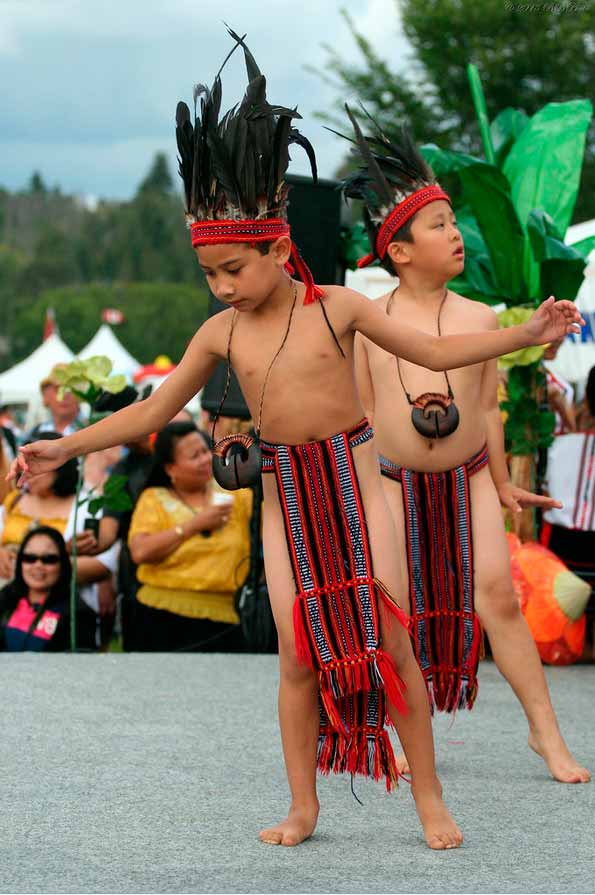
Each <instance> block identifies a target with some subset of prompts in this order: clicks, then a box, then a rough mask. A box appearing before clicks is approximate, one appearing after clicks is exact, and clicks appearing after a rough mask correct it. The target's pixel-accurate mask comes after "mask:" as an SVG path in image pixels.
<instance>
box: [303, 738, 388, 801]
mask: <svg viewBox="0 0 595 895" xmlns="http://www.w3.org/2000/svg"><path fill="white" fill-rule="evenodd" d="M317 764H318V770H319V771H320V773H321V774H330V773H333V774H343V773H348V774H361V775H362V776H363V777H369V778H372V779H374V780H380V779H381V778H383V777H384V780H385V782H386V790H387V792H391V791H392V790H393V789H396V787H397V786H398V782H399V776H400V775H399V771H398V770H397V764H396V761H395V755H394V752H393V747H392V744H391V741H390V739H389V736H388V733H387V732H386V730H380V731H374V732H370V730H361V729H360V730H357V731H355V732H352V733H351V734H350V735H348V736H345V735H342V734H340V733H336V732H335V731H330V732H329V733H326V734H323V735H322V736H321V737H319V739H318V760H317Z"/></svg>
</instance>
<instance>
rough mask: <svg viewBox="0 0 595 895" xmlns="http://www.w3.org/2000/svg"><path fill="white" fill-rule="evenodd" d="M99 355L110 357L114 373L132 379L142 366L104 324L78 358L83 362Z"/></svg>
mask: <svg viewBox="0 0 595 895" xmlns="http://www.w3.org/2000/svg"><path fill="white" fill-rule="evenodd" d="M97 354H103V355H105V356H106V357H109V359H110V360H111V362H112V363H113V365H114V366H113V372H114V373H123V374H124V375H125V376H128V377H132V374H133V373H135V372H136V371H137V370H138V369H139V368H140V366H141V364H139V362H138V361H137V360H135V358H134V357H133V356H132V355H131V354H130V352H128V351H127V350H126V349H125V348H124V346H123V345H122V343H121V342H120V340H119V339H118V338H117V336H115V335H114V332H113V330H112V329H111V327H110V326H108V325H107V324H106V323H103V324H102V325H101V326H100V327H99V329H98V330H97V332H96V333H95V335H94V336H93V338H92V339H91V341H90V342H89V343H88V344H87V345H85V347H84V348H83V349H82V351H79V354H78V356H79V357H81V358H82V359H83V360H86V359H87V358H89V357H94V356H95V355H97Z"/></svg>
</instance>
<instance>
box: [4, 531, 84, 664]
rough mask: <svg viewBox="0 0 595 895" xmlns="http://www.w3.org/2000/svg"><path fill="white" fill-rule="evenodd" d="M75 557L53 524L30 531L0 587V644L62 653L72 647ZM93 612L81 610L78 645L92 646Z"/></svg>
mask: <svg viewBox="0 0 595 895" xmlns="http://www.w3.org/2000/svg"><path fill="white" fill-rule="evenodd" d="M70 575H71V568H70V557H69V556H68V552H67V550H66V545H65V543H64V538H63V537H62V535H61V534H60V533H59V532H58V531H56V529H55V528H50V527H49V526H41V527H39V528H36V529H32V530H31V531H29V532H28V534H26V535H25V537H24V539H23V541H22V543H21V546H20V548H19V551H18V553H17V556H16V565H15V575H14V579H13V581H11V583H10V584H7V585H6V586H5V587H4V588H3V589H2V590H1V591H0V649H4V650H7V651H9V652H23V651H24V650H35V651H37V652H43V651H46V652H59V651H62V650H67V649H68V648H69V646H70ZM94 639H95V620H94V616H93V614H92V613H91V612H90V611H89V610H88V609H87V608H86V607H84V606H82V607H79V611H78V612H77V646H78V647H79V648H80V647H82V648H89V649H92V648H93V646H94Z"/></svg>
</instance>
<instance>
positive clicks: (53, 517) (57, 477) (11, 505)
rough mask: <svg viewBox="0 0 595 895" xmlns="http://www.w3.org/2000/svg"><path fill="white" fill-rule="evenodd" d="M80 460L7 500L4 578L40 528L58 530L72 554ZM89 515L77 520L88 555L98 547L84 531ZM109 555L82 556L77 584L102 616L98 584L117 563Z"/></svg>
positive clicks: (47, 435) (0, 528) (0, 573)
mask: <svg viewBox="0 0 595 895" xmlns="http://www.w3.org/2000/svg"><path fill="white" fill-rule="evenodd" d="M59 437H60V436H59V435H58V434H57V433H56V432H44V433H42V434H41V435H40V436H39V438H40V439H41V440H46V439H47V440H52V439H55V438H59ZM76 483H77V461H76V459H72V460H68V461H67V462H66V463H64V465H63V466H60V467H59V469H57V470H55V471H53V472H48V473H45V474H44V475H42V476H39V478H38V479H36V480H35V481H34V482H31V483H30V484H29V485H28V486H27V488H26V490H25V489H22V490H18V489H13V490H12V491H10V492H9V493H8V495H7V496H6V498H5V499H4V503H3V505H2V508H1V510H0V579H2V580H3V582H4V583H7V582H8V581H10V580H11V579H12V577H13V574H14V562H15V556H16V553H17V550H18V548H19V545H20V544H21V541H22V540H23V538H24V537H25V535H26V534H27V532H28V531H29V530H30V529H32V528H36V527H38V526H39V525H47V526H50V528H55V529H56V531H59V532H60V534H61V535H62V536H63V537H64V539H65V541H66V546H67V549H68V552H69V553H70V552H72V551H71V547H72V537H73V534H74V509H75V492H76ZM85 515H86V513H85V512H84V510H82V509H81V510H80V511H79V514H78V519H77V534H76V541H77V550H80V551H82V552H85V551H86V550H89V549H90V548H92V547H93V545H94V544H95V537H94V535H93V534H92V532H90V531H84V530H83V526H84V521H85ZM114 552H115V556H112V554H110V553H109V552H107V553H105V554H100V555H98V556H79V557H78V559H77V582H78V584H79V585H80V594H81V597H82V599H83V600H84V601H85V602H87V603H88V605H90V606H91V608H92V609H94V611H95V612H97V613H99V610H100V606H99V594H98V591H97V588H96V587H95V584H96V583H97V582H100V581H103V580H105V579H106V578H109V576H110V575H111V574H112V573H113V571H114V570H115V567H116V563H117V551H114Z"/></svg>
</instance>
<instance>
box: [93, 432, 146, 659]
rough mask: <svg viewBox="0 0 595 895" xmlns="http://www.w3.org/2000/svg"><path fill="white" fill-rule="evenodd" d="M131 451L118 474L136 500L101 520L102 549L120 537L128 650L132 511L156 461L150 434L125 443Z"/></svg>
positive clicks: (122, 605) (119, 465)
mask: <svg viewBox="0 0 595 895" xmlns="http://www.w3.org/2000/svg"><path fill="white" fill-rule="evenodd" d="M125 447H126V448H127V449H128V453H127V454H126V456H125V457H123V458H122V459H121V460H120V461H119V462H118V463H116V465H115V466H114V468H113V470H112V472H113V474H114V475H121V476H124V477H125V478H126V491H127V493H128V496H129V497H130V500H131V502H132V508H131V509H130V510H122V511H119V510H110V509H107V508H105V509H104V511H103V516H102V519H101V522H100V524H99V544H98V551H103V550H107V549H108V548H109V547H111V546H112V544H114V543H115V541H116V540H119V541H120V556H119V560H118V573H117V592H118V593H119V594H120V596H121V603H120V621H121V625H122V647H123V649H124V650H126V651H127V652H128V651H130V650H134V649H136V645H135V641H134V631H135V626H134V613H135V607H136V590H137V580H136V566H135V564H134V562H133V561H132V557H131V556H130V550H129V549H128V529H129V528H130V520H131V519H132V511H133V509H134V507H135V506H136V502H137V500H138V498H139V495H140V493H141V491H142V490H143V488H144V487H145V482H146V480H147V476H148V475H149V472H150V471H151V467H152V465H153V454H152V450H151V439H150V436H148V435H147V436H145V437H144V438H141V439H139V441H133V442H131V443H130V444H127V445H125Z"/></svg>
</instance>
